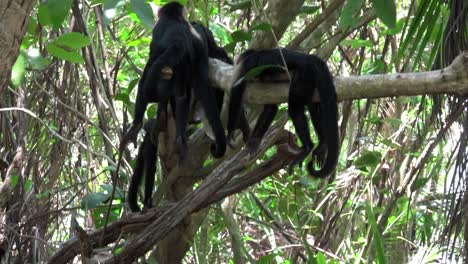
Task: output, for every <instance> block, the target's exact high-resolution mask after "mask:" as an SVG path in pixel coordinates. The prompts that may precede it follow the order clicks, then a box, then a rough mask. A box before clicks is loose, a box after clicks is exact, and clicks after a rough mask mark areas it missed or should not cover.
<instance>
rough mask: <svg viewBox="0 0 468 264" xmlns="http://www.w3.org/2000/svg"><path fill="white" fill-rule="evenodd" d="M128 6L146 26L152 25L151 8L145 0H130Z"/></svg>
mask: <svg viewBox="0 0 468 264" xmlns="http://www.w3.org/2000/svg"><path fill="white" fill-rule="evenodd" d="M130 7H131V8H132V10H133V12H135V14H136V15H137V17H138V18H139V19H140V21H141V22H142V23H143V24H144V25H145V26H146V27H148V28H152V27H153V26H154V15H153V9H151V6H150V5H149V4H148V3H147V2H146V1H145V0H131V1H130Z"/></svg>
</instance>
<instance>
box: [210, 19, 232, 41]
mask: <svg viewBox="0 0 468 264" xmlns="http://www.w3.org/2000/svg"><path fill="white" fill-rule="evenodd" d="M210 30H211V32H213V35H214V37H215V38H218V39H219V40H220V41H221V43H223V44H224V45H226V44H228V43H231V42H232V38H231V36H230V35H229V32H228V31H227V30H226V29H225V28H224V27H222V26H220V25H218V24H216V23H210Z"/></svg>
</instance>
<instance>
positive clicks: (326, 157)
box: [228, 48, 339, 177]
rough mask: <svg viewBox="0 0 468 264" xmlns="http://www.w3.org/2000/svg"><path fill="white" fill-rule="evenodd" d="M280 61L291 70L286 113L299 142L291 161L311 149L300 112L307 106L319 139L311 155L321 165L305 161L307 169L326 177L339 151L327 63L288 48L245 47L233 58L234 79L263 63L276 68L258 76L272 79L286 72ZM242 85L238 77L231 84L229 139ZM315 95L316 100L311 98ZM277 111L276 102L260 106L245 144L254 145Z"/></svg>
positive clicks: (336, 117)
mask: <svg viewBox="0 0 468 264" xmlns="http://www.w3.org/2000/svg"><path fill="white" fill-rule="evenodd" d="M283 58H284V60H283ZM284 62H285V63H286V66H287V69H288V70H290V71H291V84H290V87H289V96H288V114H289V116H290V117H291V119H292V122H293V124H294V127H295V128H296V132H297V134H298V136H299V139H300V140H301V142H302V145H303V146H302V148H301V152H300V153H299V154H298V156H297V158H296V160H295V162H294V163H293V164H298V163H301V162H302V161H303V160H304V159H305V158H306V156H307V155H308V154H309V153H310V151H311V150H312V148H313V143H312V140H311V139H310V132H309V125H308V122H307V118H306V115H305V113H304V111H305V109H304V108H305V107H307V109H308V111H309V114H310V116H311V119H312V124H313V125H314V128H315V131H316V134H317V136H318V140H319V144H318V146H317V147H316V148H315V149H314V150H313V152H312V157H313V158H314V159H315V160H316V161H317V162H318V164H319V165H321V169H320V170H316V169H314V162H313V161H310V162H309V163H308V164H307V169H308V171H309V174H310V175H312V176H316V177H326V176H328V175H329V174H331V173H332V172H333V170H334V169H335V167H336V164H337V161H338V154H339V153H338V152H339V149H338V148H339V146H338V142H339V135H338V107H337V101H336V91H335V86H334V84H333V77H332V75H331V73H330V71H329V69H328V67H327V64H326V63H325V62H324V61H323V60H321V59H320V58H319V57H317V56H314V55H308V54H304V53H300V52H297V51H293V50H290V49H284V48H282V49H281V50H279V49H265V50H247V51H246V52H244V53H243V54H241V55H240V57H239V59H238V61H237V63H238V64H239V67H238V72H237V75H236V78H234V80H236V79H239V78H240V77H242V76H245V74H246V73H248V72H249V70H251V69H253V68H256V67H259V66H266V65H274V66H278V67H267V68H266V69H265V70H264V71H263V72H262V73H260V74H259V75H258V79H260V80H267V79H272V78H273V79H274V76H275V75H278V74H284V73H285V72H286V69H285V68H283V67H282V66H284ZM245 87H246V80H242V81H241V82H237V83H235V86H234V87H233V88H232V90H231V102H230V105H229V121H228V140H229V139H230V138H232V133H233V131H234V130H235V129H236V126H237V125H236V124H237V122H238V120H239V109H240V107H239V106H241V105H242V96H243V94H244V91H245ZM317 95H318V97H319V102H317V100H314V97H316V96H317ZM277 110H278V107H277V105H265V106H264V110H263V112H262V113H261V114H260V117H259V118H258V121H257V124H256V125H255V128H254V131H253V132H252V135H251V136H250V138H249V142H248V143H247V146H248V147H249V148H250V149H255V148H256V147H257V146H258V144H259V143H260V141H261V139H262V137H263V135H264V134H265V132H266V130H267V129H268V127H269V126H270V124H271V123H272V122H273V118H274V117H275V114H276V112H277Z"/></svg>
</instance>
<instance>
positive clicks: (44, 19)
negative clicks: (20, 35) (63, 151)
mask: <svg viewBox="0 0 468 264" xmlns="http://www.w3.org/2000/svg"><path fill="white" fill-rule="evenodd" d="M37 16H38V17H39V23H41V25H43V26H48V25H51V24H52V20H51V19H50V14H49V8H48V7H47V5H46V4H40V5H39V8H38V10H37Z"/></svg>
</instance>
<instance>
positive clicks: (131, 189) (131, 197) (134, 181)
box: [128, 136, 149, 212]
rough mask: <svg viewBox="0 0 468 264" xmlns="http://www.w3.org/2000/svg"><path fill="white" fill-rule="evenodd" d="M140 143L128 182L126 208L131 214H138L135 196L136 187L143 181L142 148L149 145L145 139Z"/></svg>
mask: <svg viewBox="0 0 468 264" xmlns="http://www.w3.org/2000/svg"><path fill="white" fill-rule="evenodd" d="M146 138H147V137H146V136H145V139H144V140H143V143H141V146H140V149H139V150H138V155H137V158H136V166H135V169H134V170H133V174H132V178H131V180H130V185H129V186H128V207H130V210H132V212H139V211H140V207H138V202H137V199H138V198H137V196H138V186H139V185H140V184H141V180H142V179H143V172H144V168H145V157H144V147H145V144H147V143H149V142H147V141H148V140H147V139H146Z"/></svg>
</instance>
